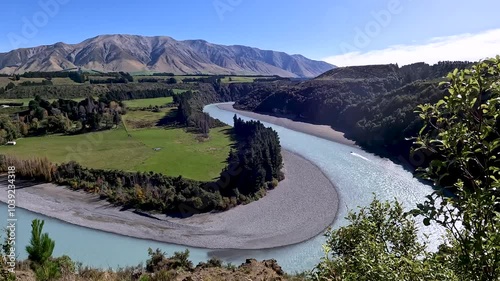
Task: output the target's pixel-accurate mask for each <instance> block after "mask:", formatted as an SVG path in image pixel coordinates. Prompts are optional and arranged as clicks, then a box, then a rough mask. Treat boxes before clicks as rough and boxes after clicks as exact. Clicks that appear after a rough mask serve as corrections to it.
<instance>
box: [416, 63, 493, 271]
mask: <svg viewBox="0 0 500 281" xmlns="http://www.w3.org/2000/svg"><path fill="white" fill-rule="evenodd" d="M448 78H449V79H450V82H448V83H445V86H446V87H447V88H448V95H447V96H446V97H444V99H442V100H439V101H438V102H437V103H435V104H425V105H421V106H419V109H418V113H419V115H420V117H421V119H422V120H424V121H425V122H426V125H425V126H424V127H423V128H422V130H421V131H420V134H419V137H418V139H417V141H416V149H415V153H416V152H419V153H421V154H422V155H427V157H428V161H427V162H428V163H429V164H428V165H427V167H423V168H422V169H420V170H419V171H420V172H421V176H422V177H423V178H424V179H427V180H431V181H433V182H434V184H435V185H436V186H438V187H440V189H439V190H438V191H436V192H434V193H433V194H432V195H430V196H428V200H426V202H425V203H423V204H420V205H419V210H418V211H416V212H415V214H421V215H423V216H424V217H425V220H424V223H425V224H430V222H431V221H433V222H436V223H438V224H439V225H442V226H444V227H445V228H446V229H447V230H448V232H449V234H450V237H451V238H450V239H451V241H450V245H443V246H442V248H441V254H442V255H443V256H444V257H446V258H448V259H449V260H450V265H451V266H453V267H454V269H455V271H456V272H457V274H458V275H459V276H460V277H461V279H463V280H498V279H499V278H500V174H499V173H500V162H499V158H498V154H499V152H500V134H499V126H500V122H499V121H500V119H499V107H500V56H497V57H496V58H495V59H488V60H485V61H482V62H480V63H478V64H477V65H475V66H473V67H472V68H471V69H466V70H462V71H459V70H458V69H455V70H454V71H453V72H452V73H450V74H449V75H448ZM446 192H448V193H450V192H452V193H453V196H451V197H446V196H445V194H446Z"/></svg>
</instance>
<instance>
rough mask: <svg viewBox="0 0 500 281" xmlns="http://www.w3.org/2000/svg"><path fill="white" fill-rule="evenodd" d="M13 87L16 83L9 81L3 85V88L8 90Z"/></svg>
mask: <svg viewBox="0 0 500 281" xmlns="http://www.w3.org/2000/svg"><path fill="white" fill-rule="evenodd" d="M15 87H16V84H14V83H12V82H9V84H7V86H5V90H6V91H8V90H10V89H14V88H15Z"/></svg>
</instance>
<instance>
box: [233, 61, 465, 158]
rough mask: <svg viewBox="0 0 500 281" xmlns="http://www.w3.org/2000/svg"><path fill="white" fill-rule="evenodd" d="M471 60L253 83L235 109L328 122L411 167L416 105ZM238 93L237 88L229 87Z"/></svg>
mask: <svg viewBox="0 0 500 281" xmlns="http://www.w3.org/2000/svg"><path fill="white" fill-rule="evenodd" d="M470 65H471V63H470V62H440V63H438V64H435V65H428V64H425V63H417V64H412V65H407V66H403V67H399V66H397V65H378V66H356V67H346V68H336V69H333V70H331V71H329V72H327V73H325V74H323V75H320V76H319V77H318V78H316V79H314V80H310V81H306V82H301V83H297V82H274V83H254V84H252V89H246V90H245V92H246V93H245V95H244V96H243V97H242V98H240V99H238V100H237V101H236V104H235V108H238V109H244V110H250V111H255V112H260V113H265V114H272V115H278V116H286V117H289V118H292V119H296V120H300V121H305V122H310V123H315V124H324V125H329V126H331V127H332V128H334V129H336V130H339V131H342V132H344V133H345V135H346V137H348V138H350V139H352V140H354V141H356V143H357V144H358V145H360V146H361V147H363V148H365V149H367V150H369V151H371V152H374V153H377V154H379V155H383V156H386V157H390V158H391V159H393V160H394V161H396V162H399V163H402V164H405V165H407V166H409V167H416V166H417V165H418V164H419V163H418V162H419V160H416V159H413V158H412V156H410V153H409V152H410V147H411V145H412V143H413V140H412V139H411V137H413V136H415V135H416V134H417V133H418V131H419V129H420V127H421V126H422V124H423V123H422V120H420V119H419V118H418V114H416V113H415V112H414V111H415V108H416V106H417V105H419V104H422V103H427V102H435V101H437V100H439V99H440V98H442V97H443V96H444V94H445V93H446V89H444V88H443V87H440V86H439V82H440V81H442V80H444V78H443V77H445V76H446V75H447V74H448V73H449V72H450V71H452V70H453V69H455V68H460V69H462V68H465V67H468V66H470ZM229 91H231V92H235V93H236V92H237V90H236V89H235V88H229Z"/></svg>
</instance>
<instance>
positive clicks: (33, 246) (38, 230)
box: [26, 219, 55, 265]
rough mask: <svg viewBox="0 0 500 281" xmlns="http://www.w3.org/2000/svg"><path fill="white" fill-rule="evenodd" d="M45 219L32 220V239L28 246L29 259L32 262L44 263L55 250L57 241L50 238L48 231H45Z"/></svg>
mask: <svg viewBox="0 0 500 281" xmlns="http://www.w3.org/2000/svg"><path fill="white" fill-rule="evenodd" d="M44 224H45V221H43V220H38V219H35V220H33V221H32V222H31V240H30V244H29V245H28V246H26V252H28V259H29V260H31V261H32V262H34V263H36V264H39V265H43V264H44V263H45V262H47V261H48V260H49V258H50V257H51V256H52V252H53V251H54V246H55V242H54V240H52V239H50V237H49V234H48V233H43V234H42V231H43V225H44Z"/></svg>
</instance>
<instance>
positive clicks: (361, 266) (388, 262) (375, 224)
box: [311, 199, 456, 281]
mask: <svg viewBox="0 0 500 281" xmlns="http://www.w3.org/2000/svg"><path fill="white" fill-rule="evenodd" d="M347 220H348V221H349V222H350V224H349V225H347V226H345V227H341V228H339V229H337V230H332V229H329V230H328V231H327V233H326V235H325V236H326V237H327V241H326V244H325V245H324V246H323V248H324V251H325V256H324V257H323V258H322V261H321V262H320V263H319V264H318V265H317V266H316V268H315V269H314V271H313V272H312V273H311V278H312V279H313V280H346V281H347V280H353V281H354V280H355V281H358V280H360V281H362V280H367V281H369V280H408V281H410V280H456V279H455V278H454V276H453V273H452V272H451V271H450V270H447V269H446V268H444V267H443V266H442V265H441V264H440V263H439V262H437V261H436V260H435V259H433V256H432V255H431V254H429V253H427V252H426V251H425V248H426V245H425V244H423V243H420V242H419V241H418V235H417V228H416V226H415V222H414V221H413V219H412V217H411V215H410V214H407V213H405V212H403V208H402V206H401V205H400V204H399V203H398V202H395V203H394V204H390V203H388V202H385V203H382V202H380V201H378V200H377V199H375V200H374V201H373V202H372V203H371V204H370V206H369V207H364V208H361V209H360V210H359V212H357V213H353V212H350V213H349V214H348V216H347Z"/></svg>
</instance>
